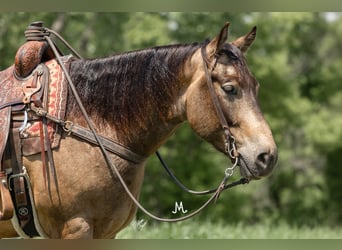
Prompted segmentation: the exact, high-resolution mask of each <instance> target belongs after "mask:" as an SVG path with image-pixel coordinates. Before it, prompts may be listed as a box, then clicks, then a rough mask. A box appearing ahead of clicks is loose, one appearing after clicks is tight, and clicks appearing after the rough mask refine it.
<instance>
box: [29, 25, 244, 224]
mask: <svg viewBox="0 0 342 250" xmlns="http://www.w3.org/2000/svg"><path fill="white" fill-rule="evenodd" d="M37 24H38V26H36V25H37ZM41 25H42V23H36V24H35V23H33V24H31V26H29V27H28V29H27V31H25V36H26V37H27V39H28V40H29V39H30V40H45V41H47V43H48V44H49V45H50V47H51V49H52V51H53V53H54V55H55V56H56V60H57V62H58V63H59V64H60V66H61V68H62V70H63V71H64V74H65V77H66V79H67V81H68V84H69V87H70V89H71V91H72V94H73V95H74V97H75V99H76V102H77V104H78V105H79V108H80V110H81V112H82V115H83V116H84V118H85V120H86V122H87V124H88V127H89V129H90V131H89V133H86V135H87V136H83V137H82V136H80V135H79V134H77V133H76V132H74V130H72V129H73V128H74V127H77V126H76V125H73V124H72V123H70V122H69V121H60V120H58V121H57V120H54V119H53V117H48V116H47V114H46V113H44V112H42V111H41V112H40V116H43V117H46V118H47V119H51V120H53V121H54V122H57V123H59V124H61V125H63V128H64V130H66V132H67V133H70V132H71V133H73V132H74V133H73V134H75V135H77V136H79V137H81V138H82V139H86V140H87V141H90V142H92V143H95V144H96V145H98V146H99V148H100V150H101V152H102V155H103V157H104V159H105V161H106V164H107V166H108V168H109V169H110V171H111V174H112V176H113V177H114V176H116V177H117V178H118V179H119V181H120V183H121V185H122V187H123V188H124V190H125V191H126V193H127V195H128V196H129V197H130V199H131V200H132V201H133V203H134V204H135V205H136V206H137V207H138V208H139V209H140V210H142V211H143V212H144V213H145V214H146V215H148V216H150V217H151V218H153V219H155V220H157V221H161V222H178V221H183V220H186V219H189V218H191V217H193V216H194V215H196V214H198V213H199V212H201V211H202V210H203V209H204V208H206V207H207V206H208V205H209V204H210V203H212V202H213V201H216V200H217V199H218V197H219V196H220V194H221V192H222V191H223V190H225V189H228V188H231V187H233V186H236V185H239V184H246V183H248V180H247V179H245V178H242V179H240V180H239V181H236V182H233V183H231V184H226V183H227V181H228V179H229V177H231V176H232V175H233V172H234V169H235V167H236V166H237V165H238V161H239V154H238V152H237V150H236V145H235V138H234V137H233V136H232V135H231V133H230V130H229V126H228V123H227V121H226V119H225V117H224V115H223V111H222V108H221V105H220V103H219V100H218V97H217V95H216V93H215V90H214V86H213V82H212V79H211V74H210V73H211V72H210V73H209V70H208V64H207V62H206V52H205V46H202V48H201V52H202V57H203V63H204V69H205V75H206V79H207V84H208V88H209V92H210V95H211V98H212V101H213V104H214V107H215V110H216V113H217V115H218V118H219V120H220V123H221V126H222V129H223V131H224V135H225V151H226V153H227V154H228V155H229V156H230V158H231V159H232V161H233V165H232V166H231V167H228V168H226V170H225V171H224V177H223V179H222V181H221V182H220V184H219V185H218V187H217V188H215V189H212V190H207V191H193V190H189V189H187V188H186V187H185V186H184V185H182V184H181V183H180V182H179V181H178V179H177V178H176V177H175V176H174V175H173V174H172V172H171V170H170V169H169V168H168V166H167V164H166V163H165V162H164V160H163V159H162V158H161V156H160V154H159V153H158V152H156V154H157V156H158V158H159V159H160V161H161V163H162V165H163V166H164V168H165V169H166V171H167V173H168V174H169V175H170V176H171V178H172V179H173V180H174V181H175V182H176V183H177V184H178V185H179V186H180V187H181V188H182V189H183V190H185V191H187V192H190V193H193V194H196V195H204V194H212V195H211V196H210V198H209V199H208V200H207V201H206V202H205V203H204V204H203V205H202V206H201V207H200V208H198V209H197V210H195V211H194V212H192V213H190V214H188V215H186V216H182V217H180V218H174V219H171V218H160V217H158V216H156V215H154V214H152V213H150V212H149V211H147V210H146V209H145V208H144V207H143V206H142V205H141V204H140V203H139V201H138V200H137V199H136V198H135V197H134V195H133V194H132V193H131V191H130V190H129V188H128V187H127V185H126V183H125V181H124V179H123V178H122V176H121V175H120V172H119V171H118V169H117V167H116V166H115V165H114V164H113V163H112V162H111V160H110V158H109V155H108V152H107V150H108V146H107V145H106V144H107V143H106V141H105V140H103V137H101V136H100V135H98V134H97V132H96V130H95V126H94V125H93V123H92V121H91V120H90V118H89V116H88V114H87V112H86V110H85V108H84V106H83V104H82V102H81V99H80V97H79V95H78V93H77V90H76V88H75V85H74V84H73V82H72V80H71V78H70V75H69V72H68V71H67V69H66V68H65V66H64V64H63V62H62V60H61V54H60V52H59V50H58V48H57V47H56V46H55V44H54V42H53V41H52V40H51V38H50V34H51V33H52V34H54V35H55V36H56V37H57V38H59V39H60V40H61V42H62V43H64V44H65V45H66V46H67V47H68V48H69V49H70V50H71V51H72V52H73V53H74V54H75V55H76V56H77V57H78V58H81V57H80V56H79V55H78V54H77V52H76V51H75V50H74V49H72V47H71V46H70V45H69V44H68V43H67V42H66V41H65V40H64V39H63V38H62V37H61V36H60V35H59V34H57V33H56V32H55V31H53V30H50V29H48V28H45V27H42V26H41ZM216 60H217V59H216ZM215 64H216V63H215ZM38 115H39V113H38ZM85 137H91V139H90V140H89V138H88V139H87V138H85ZM111 143H115V142H111ZM120 147H121V148H123V146H122V145H121V146H120ZM126 150H128V149H126ZM109 151H110V150H109ZM128 151H129V150H128ZM113 153H115V154H117V155H118V156H119V157H122V155H120V154H118V153H117V152H113ZM123 158H124V157H123ZM131 161H132V160H131Z"/></svg>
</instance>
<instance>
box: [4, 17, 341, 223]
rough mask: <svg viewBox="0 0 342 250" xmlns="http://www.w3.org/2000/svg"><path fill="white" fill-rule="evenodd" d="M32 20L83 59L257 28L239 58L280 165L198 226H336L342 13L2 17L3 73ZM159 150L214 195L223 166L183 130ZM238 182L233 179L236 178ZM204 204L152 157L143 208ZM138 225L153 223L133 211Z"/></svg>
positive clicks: (230, 194)
mask: <svg viewBox="0 0 342 250" xmlns="http://www.w3.org/2000/svg"><path fill="white" fill-rule="evenodd" d="M38 20H41V21H43V22H44V25H45V26H46V27H49V28H52V29H54V30H56V31H57V32H59V33H60V34H61V35H62V36H63V37H64V38H65V39H66V40H67V41H68V42H69V43H70V44H71V45H72V46H73V47H74V48H75V49H76V50H77V51H78V52H79V53H80V54H81V55H83V56H84V57H89V58H93V57H104V56H109V55H112V54H115V53H120V52H124V51H128V50H134V49H141V48H147V47H152V46H157V45H166V44H175V43H191V42H195V41H197V42H201V41H203V40H205V39H206V38H212V37H214V36H215V35H216V34H217V33H218V32H219V31H220V29H221V27H222V25H223V24H224V23H225V22H226V21H229V22H230V23H231V25H230V35H229V40H230V41H232V40H233V39H234V38H236V37H238V36H241V35H244V34H246V33H247V32H248V31H249V30H250V29H251V28H252V27H253V26H255V25H256V26H257V28H258V31H257V39H256V41H255V43H254V44H253V46H252V47H251V49H250V50H249V51H248V53H247V55H246V57H247V61H248V64H249V67H250V70H251V71H252V72H253V74H254V75H255V76H256V78H257V79H258V81H259V83H260V85H261V88H260V92H259V101H260V105H261V108H262V110H263V112H264V115H265V117H266V120H267V121H268V122H269V124H270V126H271V128H272V131H273V135H274V137H275V140H276V143H277V145H278V149H279V161H278V165H277V167H276V169H275V170H274V172H273V174H272V175H271V176H270V177H268V178H266V179H263V180H260V181H253V182H251V183H250V184H248V185H243V186H239V187H235V188H234V189H231V190H229V191H226V192H224V193H222V194H221V196H220V198H219V200H218V201H217V203H216V205H213V206H211V207H210V208H208V209H206V210H205V211H204V212H202V213H201V214H200V215H199V216H198V220H199V221H211V222H213V223H215V222H221V223H228V224H229V223H230V224H234V223H243V224H247V225H253V224H257V223H260V222H262V223H269V224H274V225H276V224H279V223H286V224H288V225H290V226H308V227H315V226H321V225H324V226H328V227H338V226H341V225H342V15H341V14H340V13H310V12H293V13H292V12H291V13H286V12H279V13H276V12H274V13H272V12H271V13H265V12H263V13H256V12H251V13H247V12H246V13H218V12H209V13H198V12H196V13H182V12H165V13H164V12H162V13H139V12H132V13H126V12H121V13H90V12H83V13H0V70H3V69H5V68H7V67H8V66H10V65H11V64H12V63H13V60H14V56H15V53H16V51H17V49H18V47H19V46H20V45H21V44H22V43H24V42H25V37H24V31H25V29H26V27H27V26H28V25H29V24H30V23H31V22H33V21H38ZM61 49H62V50H64V48H63V47H62V46H61ZM65 53H66V54H68V53H69V52H68V51H67V50H65ZM255 133H258V131H255ZM160 152H161V154H162V155H163V156H164V158H165V160H166V161H167V162H168V164H169V165H170V166H171V167H172V169H173V172H174V173H175V174H176V176H177V177H178V178H179V179H180V180H181V181H183V183H184V184H185V185H186V186H187V187H189V188H192V189H196V190H203V189H208V188H214V187H216V186H217V185H218V183H219V182H220V180H221V179H222V176H223V173H224V170H225V168H226V167H227V166H228V164H229V161H228V159H227V158H226V157H224V156H223V155H221V154H220V153H218V152H217V151H215V150H214V149H213V148H212V147H211V146H210V145H209V144H208V143H206V142H204V141H202V140H201V139H200V138H198V137H197V136H195V135H194V134H193V133H192V131H191V129H190V128H189V127H188V125H187V124H184V125H182V127H181V128H180V129H178V130H177V131H176V133H175V134H174V135H173V136H172V137H171V138H170V140H169V141H168V142H167V143H166V144H165V145H164V146H163V147H162V148H161V149H160ZM236 172H237V171H236ZM238 178H239V176H238V174H237V173H236V174H235V176H234V179H238ZM205 199H206V197H202V198H201V197H193V196H191V195H187V194H185V193H183V192H182V191H181V190H180V189H179V188H178V187H177V186H175V184H174V183H173V182H172V181H171V180H170V179H169V177H168V176H167V175H166V173H165V171H164V170H163V169H162V167H161V165H160V163H159V162H158V159H157V158H156V157H155V156H152V157H151V158H150V160H149V162H148V165H147V168H146V174H145V179H144V184H143V187H142V192H141V198H140V200H141V202H142V203H143V204H144V206H146V208H148V209H149V210H152V211H153V213H155V214H158V215H161V216H165V217H172V216H173V214H172V213H171V211H172V210H174V207H175V202H178V203H179V202H181V201H182V204H183V206H184V209H186V210H188V211H192V210H194V209H196V208H198V207H199V206H200V205H201V204H202V203H203V202H204V201H205ZM180 215H181V214H177V215H175V216H174V217H177V216H180ZM137 219H138V220H141V219H144V220H147V221H150V223H154V222H152V221H151V220H150V219H148V218H147V217H145V216H144V215H143V214H142V213H140V211H139V212H138V214H137Z"/></svg>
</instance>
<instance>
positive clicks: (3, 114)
mask: <svg viewBox="0 0 342 250" xmlns="http://www.w3.org/2000/svg"><path fill="white" fill-rule="evenodd" d="M62 60H63V63H65V65H68V64H69V61H70V60H71V56H68V57H62ZM66 98H67V83H66V80H65V77H64V73H63V71H62V69H61V67H60V65H59V63H58V62H57V61H56V59H55V56H54V53H53V52H52V51H51V48H50V46H49V44H48V43H47V42H46V41H27V42H26V43H24V44H23V45H22V46H21V47H20V48H19V49H18V51H17V53H16V56H15V61H14V65H12V66H10V67H9V68H7V69H5V70H3V71H0V220H9V219H12V218H13V217H16V221H17V224H18V225H19V226H20V227H21V228H22V229H23V230H24V231H25V232H26V231H28V232H31V233H28V234H29V235H32V236H33V235H38V233H37V232H35V229H34V228H35V227H34V225H33V223H34V222H33V220H32V212H30V211H32V204H31V200H30V197H29V196H28V185H30V184H29V183H27V180H26V178H25V175H24V172H25V169H24V168H23V166H22V163H21V161H22V159H21V158H22V156H29V155H32V154H36V153H41V154H42V162H43V165H44V164H45V163H46V161H48V160H47V159H44V158H45V154H46V152H47V154H48V153H49V152H51V149H53V148H55V147H58V145H59V141H60V139H61V133H62V131H60V130H61V128H60V126H58V125H57V124H55V123H54V122H52V121H50V120H47V119H44V118H41V117H39V116H37V115H36V113H35V112H33V111H32V110H31V108H33V107H35V108H42V109H43V110H46V111H47V112H48V113H49V115H50V116H52V117H55V118H56V119H64V117H65V109H66ZM44 168H45V166H44ZM44 168H43V171H45V170H44ZM45 174H46V173H45ZM12 221H13V219H12Z"/></svg>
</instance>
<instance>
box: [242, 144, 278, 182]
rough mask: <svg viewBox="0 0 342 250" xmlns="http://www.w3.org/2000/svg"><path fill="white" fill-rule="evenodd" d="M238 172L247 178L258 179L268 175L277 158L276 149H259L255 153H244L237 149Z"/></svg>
mask: <svg viewBox="0 0 342 250" xmlns="http://www.w3.org/2000/svg"><path fill="white" fill-rule="evenodd" d="M239 154H240V156H239V161H238V165H239V166H240V174H241V175H242V176H243V177H244V178H247V179H249V180H259V179H261V178H263V177H266V176H268V175H270V174H271V173H272V171H273V169H274V167H275V166H276V163H277V160H278V153H277V149H276V148H275V149H272V150H260V151H257V153H255V154H252V155H251V154H246V153H245V152H244V150H239Z"/></svg>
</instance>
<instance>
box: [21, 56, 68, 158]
mask: <svg viewBox="0 0 342 250" xmlns="http://www.w3.org/2000/svg"><path fill="white" fill-rule="evenodd" d="M69 58H70V57H63V62H65V63H66V62H67V61H68V59H69ZM45 65H46V66H47V67H48V69H49V72H50V80H49V94H48V107H47V111H48V113H49V114H50V115H51V116H54V117H56V118H58V119H64V118H65V112H66V102H67V90H68V86H67V81H66V78H65V75H64V72H63V70H62V68H61V66H60V65H59V63H58V62H57V61H56V60H55V59H53V60H50V61H48V62H46V63H45ZM40 126H41V125H40V122H39V121H37V120H32V121H30V122H29V123H28V124H27V126H26V128H25V129H24V130H23V131H22V132H21V137H22V146H23V148H22V150H23V155H25V156H28V155H32V154H36V153H39V152H40V151H41V146H40ZM47 126H48V134H49V138H50V143H51V148H56V147H58V146H59V142H60V140H61V135H62V128H61V127H60V126H58V125H57V124H56V123H54V122H52V121H50V120H48V122H47Z"/></svg>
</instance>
